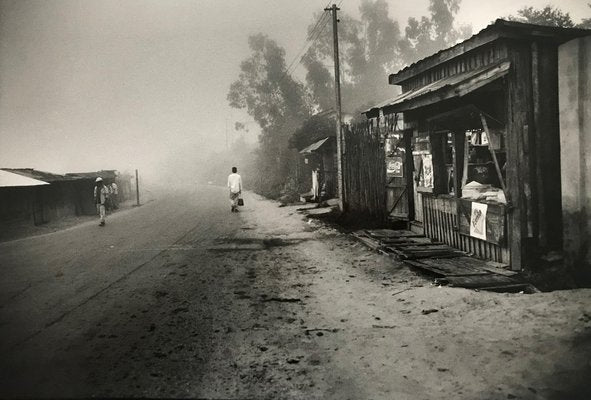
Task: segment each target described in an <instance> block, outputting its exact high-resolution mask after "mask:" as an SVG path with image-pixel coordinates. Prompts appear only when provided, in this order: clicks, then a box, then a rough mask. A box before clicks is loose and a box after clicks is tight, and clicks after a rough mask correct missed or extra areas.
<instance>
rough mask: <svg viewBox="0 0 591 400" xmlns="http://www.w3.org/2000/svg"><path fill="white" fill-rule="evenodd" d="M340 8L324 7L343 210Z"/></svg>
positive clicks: (340, 200)
mask: <svg viewBox="0 0 591 400" xmlns="http://www.w3.org/2000/svg"><path fill="white" fill-rule="evenodd" d="M339 10H340V8H338V7H337V5H336V4H333V5H332V7H330V8H325V9H324V11H330V12H331V13H332V36H333V48H334V88H335V99H336V109H337V185H338V187H339V193H338V195H339V210H340V211H344V210H345V204H346V203H345V198H344V197H345V187H344V179H343V129H342V124H341V119H342V115H341V69H340V65H339V34H338V28H337V24H338V22H339V20H338V18H337V11H339Z"/></svg>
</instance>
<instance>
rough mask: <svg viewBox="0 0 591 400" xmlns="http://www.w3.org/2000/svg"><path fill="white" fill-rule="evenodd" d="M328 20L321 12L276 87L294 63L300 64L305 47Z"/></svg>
mask: <svg viewBox="0 0 591 400" xmlns="http://www.w3.org/2000/svg"><path fill="white" fill-rule="evenodd" d="M329 4H330V1H329V2H328V3H327V5H326V6H327V7H328V5H329ZM329 20H330V15H329V14H327V13H326V12H323V13H322V14H321V15H320V18H318V21H316V24H315V25H314V27H313V28H312V30H311V31H310V33H309V34H308V36H307V38H306V41H305V42H304V44H303V45H302V47H301V48H300V50H299V51H298V52H297V53H296V56H295V57H294V58H293V60H292V61H291V62H290V63H289V66H288V67H287V68H286V69H285V72H284V73H283V76H282V77H281V79H280V80H279V83H278V85H280V84H281V83H282V82H283V80H284V79H285V78H286V77H287V76H288V75H289V74H290V73H291V72H292V71H291V68H292V67H293V66H294V65H297V64H296V61H298V60H299V61H298V64H299V63H301V56H302V55H303V53H304V51H306V50H307V47H308V46H309V45H311V44H312V43H313V42H314V41H316V40H317V39H318V38H319V37H320V34H321V33H322V31H323V30H324V28H325V27H326V24H327V23H328V21H329Z"/></svg>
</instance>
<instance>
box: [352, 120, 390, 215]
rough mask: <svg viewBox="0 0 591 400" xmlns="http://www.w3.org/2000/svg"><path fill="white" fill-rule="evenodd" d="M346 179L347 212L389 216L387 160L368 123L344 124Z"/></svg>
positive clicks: (377, 138) (380, 142)
mask: <svg viewBox="0 0 591 400" xmlns="http://www.w3.org/2000/svg"><path fill="white" fill-rule="evenodd" d="M343 134H344V137H345V143H346V147H345V149H344V154H343V164H344V165H343V172H344V173H343V180H344V185H343V186H344V192H345V199H346V203H347V212H348V213H351V214H357V215H359V216H365V217H369V218H371V219H373V220H377V221H383V220H384V219H385V216H386V161H385V153H384V147H383V144H382V141H381V140H380V136H379V134H378V132H377V131H376V130H374V131H373V132H372V130H371V129H370V126H369V124H368V123H357V124H354V125H344V127H343Z"/></svg>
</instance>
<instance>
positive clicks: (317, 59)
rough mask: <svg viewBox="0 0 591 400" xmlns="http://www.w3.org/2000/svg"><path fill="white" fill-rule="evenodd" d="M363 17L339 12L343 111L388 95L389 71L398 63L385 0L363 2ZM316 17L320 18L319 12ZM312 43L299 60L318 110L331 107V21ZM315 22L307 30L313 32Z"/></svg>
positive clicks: (395, 27) (392, 23) (394, 29)
mask: <svg viewBox="0 0 591 400" xmlns="http://www.w3.org/2000/svg"><path fill="white" fill-rule="evenodd" d="M359 11H360V14H361V19H360V20H356V19H354V18H352V17H351V16H349V15H347V14H344V13H341V15H340V16H339V19H340V23H339V49H340V55H341V60H340V61H341V91H342V100H343V109H344V111H345V112H354V111H355V110H356V109H357V108H359V107H360V106H361V105H364V104H368V103H370V102H373V101H376V99H384V98H386V97H388V96H389V95H391V94H392V89H391V88H388V85H387V72H388V71H390V70H391V69H392V68H395V67H396V66H398V65H400V61H399V57H398V49H397V47H398V42H399V41H400V39H401V36H400V27H399V26H398V23H397V22H396V21H394V20H392V19H391V18H390V16H389V14H388V3H387V2H386V1H385V0H376V1H372V0H363V1H362V2H361V5H360V7H359ZM318 17H319V16H318ZM322 26H324V29H323V30H322V33H321V34H320V36H319V37H318V39H317V40H316V41H315V42H314V43H312V45H311V46H310V48H309V49H308V51H307V52H306V54H305V55H304V57H303V59H302V62H303V64H304V66H305V67H306V69H307V74H306V83H307V84H308V86H309V88H310V90H311V92H312V93H313V98H314V101H315V102H316V104H318V106H319V107H320V109H322V110H327V109H329V108H332V107H334V84H333V81H334V76H333V74H332V69H333V45H332V43H333V36H332V29H331V27H330V20H327V21H326V24H325V25H321V27H322ZM314 27H315V25H312V26H310V27H309V28H308V34H309V36H312V35H313V29H314Z"/></svg>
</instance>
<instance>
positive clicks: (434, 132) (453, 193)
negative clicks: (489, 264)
mask: <svg viewBox="0 0 591 400" xmlns="http://www.w3.org/2000/svg"><path fill="white" fill-rule="evenodd" d="M589 34H591V31H588V30H581V29H566V28H555V27H543V26H537V25H530V24H522V23H517V22H508V21H504V20H497V21H496V22H495V23H494V24H492V25H489V26H488V27H487V28H485V29H483V30H482V31H481V32H479V33H478V34H476V35H474V36H472V37H471V38H469V39H467V40H465V41H464V42H462V43H460V44H458V45H456V46H454V47H451V48H448V49H445V50H442V51H440V52H438V53H436V54H434V55H432V56H430V57H427V58H425V59H423V60H420V61H418V62H416V63H415V64H412V65H410V66H408V67H406V68H404V69H403V70H401V71H399V72H398V73H396V74H393V75H390V77H389V83H390V84H392V85H400V86H401V87H402V94H401V95H399V96H397V97H395V98H394V99H391V100H389V101H387V102H384V103H382V104H380V105H378V106H376V107H373V108H372V109H370V110H368V111H366V113H365V114H366V116H367V117H368V118H369V119H371V120H373V121H374V122H375V126H376V127H377V129H379V130H380V131H381V134H382V136H383V137H384V140H385V141H386V144H387V143H388V141H391V139H392V138H395V140H394V142H395V143H396V146H398V147H399V148H400V149H401V150H402V149H404V151H398V152H394V153H393V154H397V156H398V157H399V158H400V156H402V157H403V159H402V161H401V166H400V168H399V169H398V171H404V172H406V173H407V179H406V180H405V181H404V182H402V183H403V184H404V185H405V186H406V187H405V190H406V192H407V193H408V195H407V196H406V199H403V200H404V201H405V203H406V204H405V207H406V208H407V209H408V211H407V213H406V215H407V222H408V225H409V227H410V228H411V229H413V230H415V231H420V232H422V233H424V234H425V235H426V236H428V237H431V238H435V239H437V240H439V241H441V242H444V243H446V244H449V245H451V246H453V247H455V248H458V249H461V250H463V251H466V252H469V253H472V254H474V255H475V256H476V257H479V258H482V259H485V260H491V261H496V262H501V263H505V264H510V265H511V267H512V269H515V270H520V269H522V268H525V267H533V266H534V265H535V263H536V260H538V259H539V257H541V256H543V255H544V254H547V253H548V252H550V251H553V250H557V249H560V248H561V246H562V218H561V193H560V183H561V182H560V139H559V127H558V126H559V121H558V51H557V50H558V46H559V45H560V44H561V43H563V42H566V41H568V40H570V39H572V38H575V37H580V36H585V35H589ZM400 119H403V121H404V122H403V124H402V127H401V126H400V125H401V124H400V123H399V122H398V121H399V120H400ZM385 147H386V148H388V147H389V146H388V145H386V146H385ZM400 175H402V176H404V173H401V174H400Z"/></svg>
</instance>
